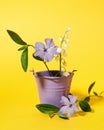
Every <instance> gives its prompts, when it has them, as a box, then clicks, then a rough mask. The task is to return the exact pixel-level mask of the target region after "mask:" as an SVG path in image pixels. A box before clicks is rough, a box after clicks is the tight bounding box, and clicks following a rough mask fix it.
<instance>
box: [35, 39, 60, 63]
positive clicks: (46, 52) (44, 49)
mask: <svg viewBox="0 0 104 130" xmlns="http://www.w3.org/2000/svg"><path fill="white" fill-rule="evenodd" d="M45 43H46V46H45V45H44V44H43V43H42V42H37V43H36V44H35V47H34V48H35V50H36V52H35V53H34V56H39V57H40V58H42V59H44V61H46V62H49V61H51V60H52V59H53V58H54V55H55V54H58V52H57V48H58V46H55V45H54V42H53V39H49V38H47V39H45Z"/></svg>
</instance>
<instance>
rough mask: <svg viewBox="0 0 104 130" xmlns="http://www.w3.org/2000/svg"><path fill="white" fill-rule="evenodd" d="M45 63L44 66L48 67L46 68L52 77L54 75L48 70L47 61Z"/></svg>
mask: <svg viewBox="0 0 104 130" xmlns="http://www.w3.org/2000/svg"><path fill="white" fill-rule="evenodd" d="M43 63H44V65H45V66H46V68H47V70H48V73H49V75H50V76H52V74H51V72H50V70H49V68H48V66H47V64H46V62H45V61H43Z"/></svg>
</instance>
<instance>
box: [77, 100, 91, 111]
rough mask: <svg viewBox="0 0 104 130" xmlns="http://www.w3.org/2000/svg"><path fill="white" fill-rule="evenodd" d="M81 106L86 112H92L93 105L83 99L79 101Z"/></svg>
mask: <svg viewBox="0 0 104 130" xmlns="http://www.w3.org/2000/svg"><path fill="white" fill-rule="evenodd" d="M79 106H80V108H81V109H82V110H83V111H85V112H90V111H91V107H90V105H89V104H88V102H87V101H85V100H83V101H80V102H79Z"/></svg>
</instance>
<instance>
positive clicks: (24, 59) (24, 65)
mask: <svg viewBox="0 0 104 130" xmlns="http://www.w3.org/2000/svg"><path fill="white" fill-rule="evenodd" d="M21 64H22V68H23V70H24V71H25V72H26V71H27V67H28V48H26V49H25V50H24V51H23V52H22V55H21Z"/></svg>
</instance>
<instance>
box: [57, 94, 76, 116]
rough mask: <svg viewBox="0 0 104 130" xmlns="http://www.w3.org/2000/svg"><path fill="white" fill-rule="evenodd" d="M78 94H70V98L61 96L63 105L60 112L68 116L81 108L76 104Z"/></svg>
mask: <svg viewBox="0 0 104 130" xmlns="http://www.w3.org/2000/svg"><path fill="white" fill-rule="evenodd" d="M76 100H77V96H73V95H68V98H67V97H65V96H62V97H61V101H60V102H61V104H62V107H61V108H60V113H61V114H64V115H66V117H68V118H69V117H71V115H72V114H73V113H74V112H78V111H79V109H78V107H77V105H76Z"/></svg>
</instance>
